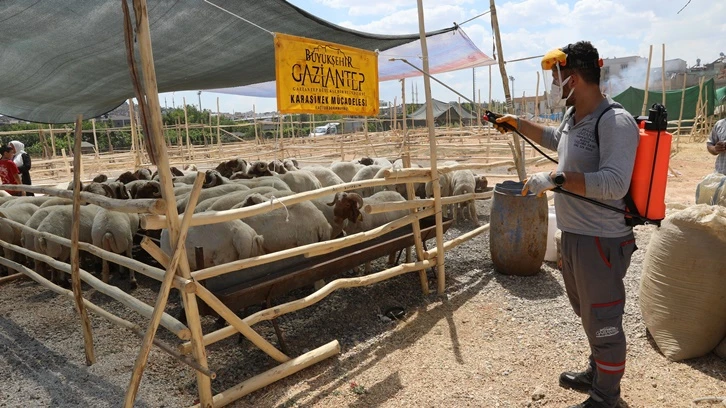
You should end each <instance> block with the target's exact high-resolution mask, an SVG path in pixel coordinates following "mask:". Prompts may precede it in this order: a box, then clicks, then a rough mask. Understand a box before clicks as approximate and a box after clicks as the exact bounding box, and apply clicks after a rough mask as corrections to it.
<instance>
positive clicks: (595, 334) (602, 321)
mask: <svg viewBox="0 0 726 408" xmlns="http://www.w3.org/2000/svg"><path fill="white" fill-rule="evenodd" d="M636 249H637V247H636V246H635V238H634V236H633V233H632V232H631V233H630V234H628V235H626V236H624V237H620V238H598V237H592V236H588V235H578V234H572V233H567V232H563V234H562V276H563V278H564V281H565V289H566V290H567V296H568V297H569V299H570V304H572V308H573V309H574V310H575V314H577V316H579V317H580V318H581V319H582V326H583V328H584V329H585V333H586V334H587V339H588V341H589V343H590V352H591V355H590V365H591V368H592V370H593V375H594V377H593V386H592V390H591V391H590V394H591V395H593V397H594V398H595V399H597V400H603V401H605V402H606V403H607V404H608V405H609V406H612V407H615V406H616V405H617V403H618V400H619V398H620V379H621V378H622V377H623V372H624V371H625V333H623V309H624V308H625V286H624V285H623V278H624V277H625V273H626V272H627V270H628V266H630V258H631V255H632V254H633V252H634V251H635V250H636Z"/></svg>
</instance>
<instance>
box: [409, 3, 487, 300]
mask: <svg viewBox="0 0 726 408" xmlns="http://www.w3.org/2000/svg"><path fill="white" fill-rule="evenodd" d="M492 1H493V0H492ZM416 3H417V6H418V28H419V36H420V38H421V55H422V56H423V70H424V73H425V75H424V76H423V81H424V92H425V94H426V124H427V125H428V131H429V150H430V156H431V179H432V180H431V182H432V187H433V190H434V213H435V214H436V216H435V217H436V248H439V252H438V254H437V255H436V280H437V291H438V293H439V295H442V294H443V293H444V290H445V289H446V275H445V269H444V228H443V227H444V224H443V216H442V212H441V186H440V185H439V171H438V168H437V159H436V130H435V129H434V109H433V106H432V105H431V80H430V79H429V50H428V45H427V44H426V29H425V27H424V12H423V0H416Z"/></svg>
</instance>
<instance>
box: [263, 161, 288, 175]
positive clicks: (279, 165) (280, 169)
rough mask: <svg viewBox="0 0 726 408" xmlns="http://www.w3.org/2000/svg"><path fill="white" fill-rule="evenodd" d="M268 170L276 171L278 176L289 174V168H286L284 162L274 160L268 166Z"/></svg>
mask: <svg viewBox="0 0 726 408" xmlns="http://www.w3.org/2000/svg"><path fill="white" fill-rule="evenodd" d="M267 168H268V169H270V171H274V172H275V173H277V174H285V173H287V168H286V167H285V163H283V162H282V160H273V161H271V162H269V163H268V164H267Z"/></svg>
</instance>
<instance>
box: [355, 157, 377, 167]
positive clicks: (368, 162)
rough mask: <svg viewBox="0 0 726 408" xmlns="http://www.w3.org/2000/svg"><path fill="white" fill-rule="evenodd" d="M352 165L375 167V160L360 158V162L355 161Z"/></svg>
mask: <svg viewBox="0 0 726 408" xmlns="http://www.w3.org/2000/svg"><path fill="white" fill-rule="evenodd" d="M352 163H360V164H362V165H364V166H372V165H373V159H371V158H370V157H362V158H360V159H358V160H355V159H354V160H353V162H352Z"/></svg>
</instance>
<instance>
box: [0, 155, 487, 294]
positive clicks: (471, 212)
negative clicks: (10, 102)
mask: <svg viewBox="0 0 726 408" xmlns="http://www.w3.org/2000/svg"><path fill="white" fill-rule="evenodd" d="M399 167H402V163H401V161H400V160H396V161H395V162H393V163H392V162H391V161H389V160H387V159H384V158H375V159H372V158H363V159H358V160H354V161H352V162H335V163H333V164H331V165H330V166H329V167H323V166H309V167H304V168H300V166H299V165H298V162H297V161H296V160H294V159H286V160H283V161H279V160H276V161H273V162H271V163H265V162H254V163H248V162H247V161H245V160H243V159H233V160H229V161H226V162H223V163H221V164H219V165H218V166H217V167H216V168H215V169H214V170H207V171H206V172H205V180H204V184H203V190H202V192H201V194H200V196H199V199H198V203H197V206H196V207H195V209H194V211H195V212H204V211H221V210H229V209H233V208H241V207H246V206H251V205H255V204H259V203H263V202H268V201H270V200H275V199H277V198H281V197H285V196H288V195H292V194H296V193H301V192H304V191H311V190H316V189H319V188H323V187H328V186H333V185H337V184H343V183H347V182H351V181H363V180H369V179H373V178H381V177H383V175H382V174H383V171H384V170H386V169H390V168H399ZM172 174H173V175H174V194H175V196H176V200H177V210H178V211H179V212H180V213H183V212H184V211H186V209H187V203H188V201H189V195H190V191H191V189H192V184H193V182H194V180H195V178H196V176H197V171H196V168H195V167H192V168H191V169H187V170H186V171H180V170H178V169H176V168H172ZM486 183H487V181H486V178H484V177H483V176H482V177H477V176H475V175H474V173H473V172H472V171H470V170H458V171H454V172H452V173H446V174H442V175H441V177H440V186H441V195H442V196H443V197H446V196H452V195H460V194H469V193H474V192H478V191H483V190H484V189H485V188H486ZM60 187H61V188H64V187H65V185H63V186H60ZM68 187H69V189H72V186H68ZM82 187H83V191H87V192H92V193H96V194H101V195H104V196H107V197H112V198H117V199H141V198H160V197H161V185H160V183H159V181H158V176H157V175H156V174H152V172H151V171H150V170H149V169H145V168H142V169H139V170H137V171H135V172H126V173H123V174H121V175H120V176H119V177H118V178H117V179H116V180H113V181H111V180H109V179H108V178H107V177H106V176H105V175H99V176H97V177H96V178H94V180H93V182H91V183H89V184H87V185H85V186H82ZM431 187H432V185H431V183H428V184H423V183H421V184H416V185H415V189H416V195H417V196H418V197H419V198H427V197H431V196H432V195H433V191H432V188H431ZM405 188H406V187H405V185H404V184H398V185H388V186H380V187H365V188H361V189H359V190H351V191H348V192H344V193H337V194H333V195H330V196H327V197H323V198H318V199H313V200H310V201H306V202H301V203H298V204H293V205H290V206H285V207H283V208H279V209H276V210H273V211H270V212H267V213H263V214H258V215H254V216H251V217H247V218H244V219H243V220H235V221H229V222H223V223H217V224H211V225H202V226H195V227H192V228H190V230H189V233H188V237H187V240H186V248H187V258H188V260H189V265H190V267H191V268H192V270H195V269H198V267H201V265H199V266H198V265H196V258H195V253H194V248H195V247H201V248H203V252H204V267H210V266H213V265H221V264H224V263H228V262H231V261H235V260H239V259H244V258H248V257H254V256H258V255H262V254H267V253H272V252H276V251H281V250H285V249H289V248H294V247H297V246H301V245H307V244H312V243H316V242H322V241H327V240H330V239H335V238H337V237H340V236H342V235H349V234H355V233H358V232H361V231H366V230H370V229H373V228H376V227H379V226H381V225H384V224H386V223H388V222H391V221H393V220H396V219H398V218H401V217H404V216H406V215H408V210H400V211H390V212H384V213H377V214H367V213H365V212H364V211H362V209H363V207H364V206H365V205H366V204H371V203H385V202H397V201H398V202H400V201H405V198H404V197H405V193H406V192H405ZM452 207H453V208H451V209H450V210H449V211H451V216H452V217H453V218H454V219H456V217H457V213H458V212H462V213H463V214H462V215H463V216H465V217H468V218H469V219H470V220H471V221H472V222H474V223H477V216H476V209H475V205H474V200H470V201H467V202H464V203H461V204H459V205H454V206H452ZM0 217H3V218H7V219H10V220H13V221H15V222H18V223H20V224H24V225H26V226H27V227H30V228H32V229H34V230H37V231H42V232H47V233H50V234H54V235H58V236H61V237H65V238H70V235H71V223H72V222H71V220H72V205H71V201H70V200H67V199H64V198H54V197H50V196H35V197H0ZM139 228H140V227H139V217H138V215H137V214H128V213H120V212H114V211H110V210H106V209H104V208H101V207H98V206H96V205H92V204H88V205H83V206H82V207H81V217H80V238H79V239H80V241H81V242H87V243H91V244H93V245H95V246H97V247H100V248H102V249H105V250H107V251H111V252H113V253H117V254H122V255H126V256H128V257H131V253H132V248H133V246H134V245H135V242H138V239H135V238H137V237H138V236H139V235H141V234H148V235H151V236H156V237H159V238H160V241H161V247H162V249H163V250H164V251H165V252H166V253H167V254H171V247H170V242H169V233H168V231H167V230H161V231H140V230H139ZM0 239H1V240H3V241H5V242H9V243H12V244H15V245H19V246H22V247H24V248H27V249H30V250H33V251H36V252H38V253H42V254H45V255H48V256H50V257H52V258H54V259H56V260H59V261H62V262H68V261H69V258H70V251H69V248H67V247H65V246H63V245H59V244H57V243H55V242H52V241H50V240H46V239H45V238H43V237H41V236H36V235H34V234H31V233H29V232H27V231H22V230H20V229H16V228H7V227H3V228H0ZM4 251H5V257H6V258H8V259H11V260H14V259H15V258H16V254H14V253H13V252H12V251H10V250H8V249H4ZM86 255H87V256H88V258H89V259H87V261H88V262H91V263H92V266H93V267H94V268H93V269H96V268H95V264H96V262H98V260H97V259H92V257H91V256H90V255H88V254H86ZM34 267H35V269H36V272H38V273H40V274H43V275H44V276H47V277H49V278H50V279H51V280H52V281H53V282H55V283H57V284H60V285H64V286H67V285H68V282H67V277H66V276H65V274H64V273H63V272H54V271H49V270H48V269H49V268H48V267H47V265H45V264H43V263H42V262H34ZM129 272H130V273H129V282H130V285H131V288H132V289H134V288H136V285H137V284H136V279H135V277H134V274H133V271H129ZM0 273H2V272H0ZM101 275H102V279H103V281H104V282H108V281H109V278H110V273H109V266H108V263H107V262H106V261H102V266H101ZM223 278H224V277H219V279H223ZM222 282H223V281H222ZM219 283H220V282H217V284H219Z"/></svg>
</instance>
